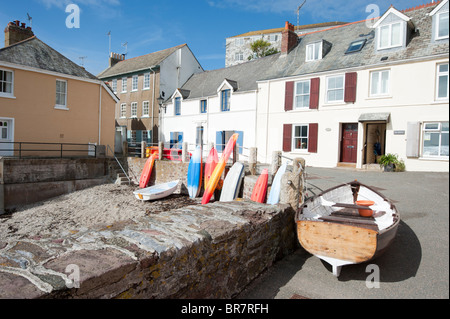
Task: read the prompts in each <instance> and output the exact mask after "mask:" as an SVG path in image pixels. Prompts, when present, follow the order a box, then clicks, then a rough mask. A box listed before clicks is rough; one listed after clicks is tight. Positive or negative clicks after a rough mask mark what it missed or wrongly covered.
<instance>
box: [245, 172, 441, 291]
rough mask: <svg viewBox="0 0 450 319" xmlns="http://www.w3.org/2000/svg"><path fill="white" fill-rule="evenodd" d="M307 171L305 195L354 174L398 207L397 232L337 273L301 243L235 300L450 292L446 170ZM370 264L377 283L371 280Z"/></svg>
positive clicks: (342, 181) (341, 181)
mask: <svg viewBox="0 0 450 319" xmlns="http://www.w3.org/2000/svg"><path fill="white" fill-rule="evenodd" d="M306 173H307V189H308V193H309V194H308V195H309V196H311V195H314V194H317V193H319V192H321V191H322V190H325V189H327V188H330V187H332V186H336V185H339V184H342V183H346V182H350V181H352V180H355V179H357V180H358V181H360V182H361V183H363V184H366V185H368V186H374V187H376V188H377V189H378V190H379V191H380V192H381V193H382V194H384V195H385V196H386V197H388V198H389V199H391V200H392V201H393V202H394V204H395V205H396V207H397V209H398V211H399V213H400V217H401V223H400V225H399V228H398V233H397V237H396V238H395V240H394V242H393V244H392V245H391V247H390V248H389V249H388V250H387V251H386V253H385V254H384V255H382V256H380V257H379V258H378V259H376V260H374V261H372V262H370V263H363V264H359V265H348V266H343V267H342V270H341V274H340V276H339V277H335V276H333V274H332V271H331V266H330V265H328V264H327V263H325V262H323V261H321V260H320V259H319V258H317V257H315V256H312V255H310V254H309V253H307V252H306V251H305V250H303V248H301V247H300V248H299V249H298V250H297V251H295V252H294V253H293V254H292V255H289V256H287V257H285V258H284V259H282V260H280V261H278V262H276V263H274V265H272V267H271V268H269V269H268V270H267V271H266V272H265V273H263V274H262V275H261V276H260V277H259V278H257V279H256V280H255V281H254V282H253V283H252V284H251V285H250V286H249V287H247V289H246V290H245V291H244V292H243V293H241V294H240V295H239V296H238V297H237V299H242V298H245V299H297V298H298V299H301V298H310V299H353V298H354V299H365V298H367V299H416V298H417V299H444V298H445V299H448V298H449V173H429V172H401V173H385V172H374V171H360V170H353V169H340V168H339V169H325V168H312V167H307V169H306ZM373 265H375V266H373ZM368 266H370V267H369V268H367V271H366V267H368ZM376 267H378V269H379V279H380V280H379V282H376V281H375V279H374V278H376V272H375V271H374V269H376ZM376 283H379V287H377V286H376Z"/></svg>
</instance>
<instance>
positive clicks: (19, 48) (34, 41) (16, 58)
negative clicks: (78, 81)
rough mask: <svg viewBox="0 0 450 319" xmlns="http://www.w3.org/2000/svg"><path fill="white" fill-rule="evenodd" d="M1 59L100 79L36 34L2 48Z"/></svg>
mask: <svg viewBox="0 0 450 319" xmlns="http://www.w3.org/2000/svg"><path fill="white" fill-rule="evenodd" d="M0 61H4V62H9V63H14V64H19V65H23V66H27V67H32V68H37V69H41V70H46V71H52V72H58V73H62V74H66V75H72V76H76V77H81V78H86V79H91V80H99V79H98V78H97V77H96V76H94V75H92V74H91V73H89V72H88V71H86V70H85V69H84V68H83V67H81V66H79V65H78V64H76V63H74V62H72V61H71V60H69V59H68V58H66V57H65V56H63V55H62V54H61V53H59V52H58V51H56V50H54V49H52V48H51V47H49V46H48V45H47V44H45V43H44V42H42V41H41V40H39V39H38V38H37V37H36V36H33V37H31V38H28V39H26V40H23V41H21V42H17V43H15V44H13V45H10V46H7V47H4V48H1V49H0Z"/></svg>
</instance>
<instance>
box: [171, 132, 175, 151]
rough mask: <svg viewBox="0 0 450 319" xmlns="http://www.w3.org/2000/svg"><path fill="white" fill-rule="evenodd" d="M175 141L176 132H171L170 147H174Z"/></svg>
mask: <svg viewBox="0 0 450 319" xmlns="http://www.w3.org/2000/svg"><path fill="white" fill-rule="evenodd" d="M173 143H174V132H170V148H172V147H173Z"/></svg>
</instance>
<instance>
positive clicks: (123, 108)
mask: <svg viewBox="0 0 450 319" xmlns="http://www.w3.org/2000/svg"><path fill="white" fill-rule="evenodd" d="M120 117H121V118H126V117H127V104H126V103H122V104H121V105H120Z"/></svg>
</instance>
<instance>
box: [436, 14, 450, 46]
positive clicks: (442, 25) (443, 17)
mask: <svg viewBox="0 0 450 319" xmlns="http://www.w3.org/2000/svg"><path fill="white" fill-rule="evenodd" d="M446 38H448V11H447V12H442V13H439V14H438V15H437V16H436V40H440V39H446Z"/></svg>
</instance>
